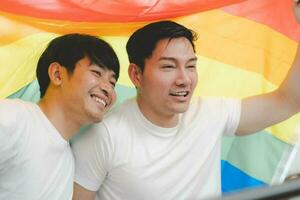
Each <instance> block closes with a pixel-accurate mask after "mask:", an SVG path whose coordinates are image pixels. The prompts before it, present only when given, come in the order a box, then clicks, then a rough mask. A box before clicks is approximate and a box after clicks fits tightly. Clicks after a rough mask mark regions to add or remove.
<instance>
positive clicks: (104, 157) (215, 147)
mask: <svg viewBox="0 0 300 200" xmlns="http://www.w3.org/2000/svg"><path fill="white" fill-rule="evenodd" d="M240 109H241V108H240V101H239V100H229V99H209V100H208V99H203V98H198V99H197V100H196V101H195V102H193V103H191V105H190V108H189V109H188V111H187V112H186V113H184V114H182V115H181V116H180V121H179V123H178V125H177V126H176V127H174V128H162V127H158V126H156V125H154V124H152V123H151V122H150V121H148V120H147V119H146V118H145V117H144V116H143V115H142V113H141V112H140V110H139V108H138V106H137V103H136V101H135V100H130V101H128V102H126V103H125V104H123V105H122V106H121V107H119V108H118V109H116V110H115V111H114V112H112V113H110V114H109V115H108V116H107V117H106V118H105V119H104V121H103V123H99V124H97V125H94V126H92V128H91V129H89V130H88V131H87V133H85V134H83V135H82V137H81V138H79V139H78V140H77V141H75V143H74V144H73V146H72V149H73V153H74V155H75V166H76V167H75V182H77V183H78V184H80V185H81V186H83V187H84V188H86V189H88V190H92V191H98V192H97V198H96V199H102V200H108V199H120V200H135V199H136V200H140V199H143V200H146V199H149V200H156V199H163V200H169V199H199V198H207V197H210V196H216V195H219V194H220V193H221V191H220V190H221V186H220V182H221V178H220V170H221V167H220V148H221V144H220V143H221V136H222V134H225V135H234V133H235V131H236V129H237V126H238V123H239V119H240Z"/></svg>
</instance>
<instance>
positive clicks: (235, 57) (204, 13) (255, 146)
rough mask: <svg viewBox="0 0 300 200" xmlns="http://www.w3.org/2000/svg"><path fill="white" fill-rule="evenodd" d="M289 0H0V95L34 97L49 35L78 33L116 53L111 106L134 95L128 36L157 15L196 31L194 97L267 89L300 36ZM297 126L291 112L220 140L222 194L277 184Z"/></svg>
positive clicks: (285, 69) (281, 76)
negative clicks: (285, 117)
mask: <svg viewBox="0 0 300 200" xmlns="http://www.w3.org/2000/svg"><path fill="white" fill-rule="evenodd" d="M292 4H293V2H292V1H290V0H248V1H244V0H180V1H179V0H173V1H168V0H160V1H159V0H148V1H145V0H130V1H127V0H115V1H105V0H97V1H89V0H43V1H38V0H3V1H1V3H0V99H3V98H21V99H23V100H27V101H32V102H37V101H38V100H39V89H38V88H39V86H38V83H37V81H36V76H35V69H36V65H37V61H38V58H39V56H40V55H41V52H42V51H43V50H44V49H45V47H46V45H47V44H48V42H49V41H50V40H51V39H53V38H55V37H57V36H59V35H62V34H66V33H74V32H79V33H87V34H93V35H97V36H100V37H101V38H103V39H105V40H106V41H108V42H109V43H110V44H111V45H112V46H113V48H114V49H115V51H116V52H117V54H118V57H119V59H120V62H121V73H120V78H119V81H118V84H117V87H116V90H117V94H118V100H117V104H119V103H121V102H122V101H124V100H125V99H127V98H130V97H132V96H134V95H135V88H134V87H133V85H132V84H131V81H130V79H129V77H128V75H127V66H128V59H127V54H126V51H125V45H126V42H127V39H128V37H129V36H130V34H131V33H132V32H133V31H134V30H136V29H137V28H139V27H141V26H144V25H145V24H147V23H149V22H153V21H157V20H162V19H170V20H174V21H176V22H179V23H181V24H183V25H185V26H187V27H189V28H191V29H193V30H195V31H196V32H197V33H198V38H199V39H198V40H197V41H196V54H197V57H198V58H199V62H198V64H197V67H198V73H199V83H198V86H197V88H196V90H195V96H199V95H201V96H227V97H235V98H243V97H247V96H251V95H257V94H261V93H265V92H269V91H272V90H274V89H276V88H277V87H278V86H279V85H280V83H281V82H282V81H283V79H284V77H285V76H286V74H287V72H288V70H289V68H290V67H291V65H292V61H293V58H294V56H295V53H296V48H297V44H298V41H299V38H300V37H299V36H300V28H299V25H298V24H297V23H296V21H295V19H294V16H293V13H292V6H293V5H292ZM145 39H146V38H145ZM257 114H258V115H259V113H257ZM274 114H276V113H274ZM299 124H300V116H299V115H296V116H294V117H292V118H291V119H289V120H287V121H284V122H282V123H280V124H278V125H276V126H273V127H270V128H267V129H265V130H263V131H261V132H259V133H257V134H254V135H250V136H244V137H224V138H223V142H222V160H221V162H222V190H223V192H228V191H235V190H239V189H243V188H247V187H255V186H261V185H266V184H267V185H268V184H276V183H280V182H282V181H283V179H284V177H285V176H286V173H287V170H288V168H289V163H290V162H291V159H292V157H293V151H294V149H295V144H296V143H297V141H298V136H299V133H297V131H296V130H297V126H298V125H299ZM199 153H201V152H199ZM187 170H188V169H187Z"/></svg>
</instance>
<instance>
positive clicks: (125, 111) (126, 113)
mask: <svg viewBox="0 0 300 200" xmlns="http://www.w3.org/2000/svg"><path fill="white" fill-rule="evenodd" d="M135 104H136V101H135V99H128V100H126V101H124V102H123V103H121V104H119V105H117V106H116V107H115V108H113V109H112V111H111V112H109V113H108V114H107V115H106V116H105V117H104V119H103V122H104V123H116V122H122V121H124V120H125V121H127V120H126V119H128V118H129V117H130V116H131V115H132V114H133V112H134V108H135Z"/></svg>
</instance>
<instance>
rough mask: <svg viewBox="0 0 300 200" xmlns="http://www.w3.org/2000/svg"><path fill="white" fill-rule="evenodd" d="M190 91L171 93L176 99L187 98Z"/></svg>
mask: <svg viewBox="0 0 300 200" xmlns="http://www.w3.org/2000/svg"><path fill="white" fill-rule="evenodd" d="M189 93H190V92H189V91H179V92H171V93H170V95H171V96H174V97H186V96H188V95H189Z"/></svg>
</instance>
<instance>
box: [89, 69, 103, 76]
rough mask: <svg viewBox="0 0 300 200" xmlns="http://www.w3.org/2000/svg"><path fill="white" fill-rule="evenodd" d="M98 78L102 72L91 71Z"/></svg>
mask: <svg viewBox="0 0 300 200" xmlns="http://www.w3.org/2000/svg"><path fill="white" fill-rule="evenodd" d="M91 71H92V72H93V73H94V74H95V75H96V76H99V77H100V76H101V75H102V74H101V72H100V71H97V70H91Z"/></svg>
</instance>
